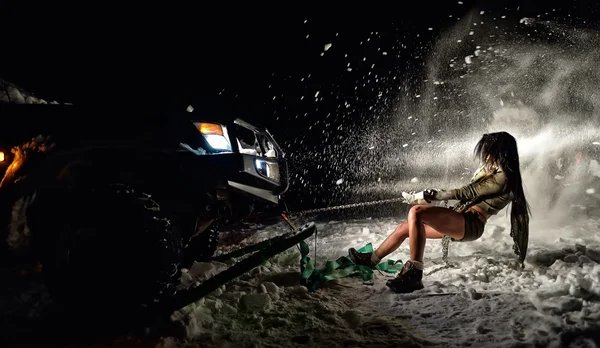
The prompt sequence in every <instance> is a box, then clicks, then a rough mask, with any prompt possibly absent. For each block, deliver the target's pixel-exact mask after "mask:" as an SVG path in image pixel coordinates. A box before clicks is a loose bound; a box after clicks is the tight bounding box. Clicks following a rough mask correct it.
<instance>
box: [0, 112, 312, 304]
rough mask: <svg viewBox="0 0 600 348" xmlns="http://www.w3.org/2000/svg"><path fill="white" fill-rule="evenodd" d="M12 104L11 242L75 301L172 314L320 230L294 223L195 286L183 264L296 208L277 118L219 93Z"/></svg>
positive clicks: (8, 162) (4, 186)
mask: <svg viewBox="0 0 600 348" xmlns="http://www.w3.org/2000/svg"><path fill="white" fill-rule="evenodd" d="M209 105H210V106H209ZM0 114H1V116H2V120H3V126H2V127H0V177H2V180H1V181H0V221H1V222H2V224H3V225H2V226H6V227H7V228H6V229H5V230H4V229H3V232H2V233H4V234H3V235H2V238H1V239H2V250H1V252H2V254H4V255H12V256H11V257H17V256H15V255H19V256H18V257H25V258H28V259H32V260H36V262H38V263H39V267H40V268H41V271H40V273H41V274H42V277H43V281H44V284H45V286H46V287H47V289H48V291H49V293H50V294H51V296H52V298H53V299H55V300H56V301H57V303H61V304H63V305H64V306H66V308H70V309H73V310H76V309H77V308H78V307H81V305H82V303H87V304H88V306H89V305H93V306H95V310H96V311H98V312H106V313H108V312H111V311H113V312H114V311H115V310H118V311H119V312H120V313H125V312H131V313H134V312H135V313H141V311H144V312H147V311H149V310H150V309H152V310H156V311H162V313H165V314H168V313H169V312H171V311H173V310H176V309H178V308H181V307H183V306H185V305H186V304H188V303H190V302H193V301H195V300H197V299H198V298H199V297H202V296H204V295H206V294H208V293H209V292H211V291H213V290H215V289H216V288H218V287H219V286H222V285H223V284H224V283H226V282H227V281H229V280H231V279H233V278H235V277H237V276H239V275H241V274H243V273H244V272H247V271H249V270H250V269H252V268H254V267H256V266H258V265H260V264H261V263H262V262H264V261H265V260H266V259H268V258H269V257H271V256H273V255H275V254H277V253H280V252H283V251H285V250H287V249H289V248H290V247H293V246H294V245H295V244H297V243H298V242H300V241H301V240H303V239H305V238H307V237H309V236H310V235H311V234H313V233H314V232H315V230H316V228H315V225H314V224H306V225H304V226H302V227H301V228H298V229H297V228H295V227H293V225H291V223H289V225H290V226H291V231H290V232H289V233H286V234H283V235H281V236H279V237H276V238H274V239H273V240H268V241H265V242H264V243H262V244H261V245H260V246H258V247H256V246H255V247H254V248H252V246H251V247H250V248H249V249H248V250H247V254H248V255H249V254H250V253H253V254H252V255H251V256H249V257H247V258H245V259H243V260H242V261H240V262H238V263H236V264H234V265H233V266H231V267H230V268H229V269H228V270H227V271H224V272H221V273H220V274H217V275H216V276H215V277H213V278H214V279H212V278H211V279H208V280H206V281H205V282H203V283H202V284H200V285H198V286H196V287H194V288H181V286H180V285H181V284H180V283H181V282H180V278H181V270H182V269H183V268H186V267H190V266H191V265H192V264H193V263H194V262H210V261H211V260H213V257H214V256H215V251H216V249H217V247H218V244H219V240H220V238H219V236H220V234H222V233H225V232H227V231H232V230H234V226H239V224H240V223H242V222H243V221H246V220H247V219H249V218H250V220H253V219H252V218H253V217H259V216H261V217H265V216H267V217H269V218H270V221H280V220H281V219H279V220H277V219H273V217H278V216H283V218H285V215H283V214H282V213H283V212H284V205H283V204H282V195H283V194H284V193H285V192H286V191H287V190H288V187H289V180H288V168H287V163H286V158H285V154H284V152H283V151H282V149H281V147H280V146H279V145H278V143H277V142H276V141H275V139H274V138H273V136H272V135H271V133H270V132H269V131H268V130H267V129H266V128H261V127H258V126H255V125H253V124H250V123H248V122H246V121H244V118H243V116H244V113H243V112H239V111H237V110H235V109H232V108H228V107H224V106H223V105H219V104H214V103H213V104H210V103H208V102H207V103H204V104H202V107H201V108H197V109H196V110H193V108H192V107H188V108H187V109H185V108H180V109H177V110H172V109H170V108H166V107H162V106H158V105H146V106H139V105H131V104H129V105H120V104H113V105H108V104H103V105H64V104H15V103H0ZM254 220H256V219H254ZM243 253H244V252H242V253H240V252H238V253H237V254H236V255H237V256H239V255H241V254H243ZM23 255H25V256H23ZM220 260H224V258H223V255H221V258H220ZM90 299H93V301H90ZM87 310H88V311H89V308H87Z"/></svg>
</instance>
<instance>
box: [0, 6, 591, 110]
mask: <svg viewBox="0 0 600 348" xmlns="http://www.w3.org/2000/svg"><path fill="white" fill-rule="evenodd" d="M486 2H487V3H489V1H484V2H481V1H480V3H486ZM538 2H539V1H538ZM580 2H582V3H583V1H581V0H580ZM463 3H464V4H462V5H460V4H458V1H454V0H448V1H410V2H398V3H389V2H386V3H383V2H382V3H381V4H380V5H375V4H371V5H369V7H363V6H358V5H344V6H337V7H333V6H331V5H330V6H326V7H323V6H315V5H313V6H298V5H288V6H263V7H250V6H239V5H229V4H227V5H219V6H215V5H205V6H187V7H177V6H172V5H169V7H167V6H166V5H162V6H152V7H148V6H147V5H145V6H138V7H135V8H132V7H131V6H129V8H123V7H122V6H121V5H119V6H115V7H112V8H111V7H109V5H105V6H97V5H96V6H84V5H77V6H74V5H73V4H67V5H61V4H57V3H54V2H49V1H46V2H34V3H31V2H23V1H13V2H9V3H4V5H3V7H1V8H0V23H2V27H3V28H4V30H3V35H2V54H1V57H0V76H3V77H4V78H6V79H8V80H9V81H12V82H14V83H17V84H19V85H21V86H23V87H24V88H26V89H29V90H31V91H32V92H34V93H37V94H39V95H41V96H44V97H45V98H47V99H57V100H63V101H72V102H81V101H83V100H92V99H95V98H99V99H102V100H106V99H107V98H108V99H113V100H124V99H125V100H126V99H129V100H131V99H132V98H135V99H137V100H140V101H144V100H145V101H156V100H169V101H171V100H173V101H178V102H179V101H180V100H179V99H184V100H187V99H188V98H190V97H192V96H197V95H213V94H215V93H218V91H221V90H222V89H223V88H225V90H226V91H227V92H228V93H230V94H232V95H236V94H237V95H238V98H241V99H242V100H244V99H246V100H251V101H252V102H256V101H262V102H264V101H265V99H268V98H269V97H270V95H271V94H273V92H272V91H271V90H269V89H268V86H269V85H271V84H272V83H273V82H279V83H281V79H280V78H279V76H292V78H293V77H295V76H298V77H299V76H306V75H308V74H309V73H312V77H311V78H312V80H311V84H313V85H316V86H320V85H321V86H328V85H331V84H335V83H337V82H338V81H339V79H340V74H341V73H340V71H339V69H335V66H336V65H339V64H338V60H340V59H341V52H342V51H343V52H344V53H346V54H349V55H356V56H357V57H358V56H362V55H364V52H363V51H364V50H365V48H364V46H363V47H361V46H360V45H357V43H358V42H360V41H362V40H365V39H366V38H367V37H369V36H370V33H371V32H374V31H377V32H380V33H382V37H381V39H380V43H379V45H380V46H381V47H383V48H385V47H388V48H387V49H388V50H390V51H391V50H392V48H391V46H393V45H395V44H396V43H397V41H398V39H400V38H403V43H404V44H405V45H406V46H407V50H406V51H407V52H410V50H411V49H414V47H415V46H418V43H417V42H416V41H414V39H415V33H421V34H422V35H423V36H421V38H423V37H426V36H427V35H428V33H427V28H428V27H434V28H435V29H436V30H437V29H438V28H440V27H443V26H444V25H447V23H448V22H450V21H451V20H452V19H449V18H448V15H449V14H453V15H454V16H455V17H458V16H461V15H462V14H464V12H466V11H467V10H468V9H469V8H470V7H471V6H472V5H473V4H474V1H468V0H465V1H463ZM494 3H496V5H494V6H495V7H497V8H499V9H500V8H502V7H504V6H511V5H512V6H514V5H521V6H522V9H521V11H523V13H525V12H527V11H537V9H536V7H538V5H536V4H535V1H526V0H523V1H499V2H497V1H495V2H494ZM544 3H545V4H546V5H545V6H544V7H548V8H549V7H552V5H551V4H548V2H544ZM357 4H358V3H357ZM486 6H487V7H490V5H489V4H488V5H486ZM304 20H308V21H307V23H304ZM336 33H338V36H337V37H336V36H335V34H336ZM306 35H310V36H309V39H306ZM429 35H433V34H431V33H429ZM404 37H405V38H404ZM328 42H333V43H335V47H334V49H332V50H331V51H330V53H331V54H328V56H327V57H321V56H320V52H321V51H322V50H323V45H324V44H326V43H328ZM336 55H339V56H336ZM408 55H410V53H408V54H407V56H408ZM390 58H391V57H390ZM402 59H406V58H404V57H401V60H402ZM401 60H398V59H387V60H386V61H382V62H381V63H382V64H383V65H384V66H382V67H380V68H382V69H386V68H387V69H389V68H392V67H394V66H395V65H402V64H399V62H400V61H401ZM273 73H275V75H276V76H275V77H274V76H273ZM360 73H361V71H358V72H356V73H355V74H353V75H351V76H349V77H346V79H347V80H351V79H355V80H357V79H360V78H361V76H359V74H360ZM345 82H347V81H345ZM279 87H280V89H279V92H281V93H283V92H288V93H290V92H292V93H296V91H297V89H298V88H299V87H298V86H294V85H292V84H288V85H285V83H284V85H282V86H279ZM303 87H304V86H303ZM317 88H318V87H317ZM286 89H287V90H286ZM258 104H259V105H260V104H262V103H261V102H259V103H258Z"/></svg>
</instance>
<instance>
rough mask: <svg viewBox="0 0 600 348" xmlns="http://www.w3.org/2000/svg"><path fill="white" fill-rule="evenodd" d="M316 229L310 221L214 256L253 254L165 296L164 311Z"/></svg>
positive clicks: (203, 293) (208, 290) (190, 300)
mask: <svg viewBox="0 0 600 348" xmlns="http://www.w3.org/2000/svg"><path fill="white" fill-rule="evenodd" d="M316 230H317V227H316V225H315V223H314V222H310V223H307V224H305V225H303V226H301V227H300V228H298V229H297V230H296V231H294V232H292V233H290V234H285V235H282V236H277V237H274V238H271V239H267V240H265V241H263V242H260V243H258V244H255V245H251V246H248V247H246V248H242V249H239V250H235V251H233V252H231V253H229V254H225V255H220V256H217V257H215V258H214V259H213V260H214V261H219V262H223V261H227V260H230V259H233V258H236V257H240V256H243V255H246V254H250V253H254V254H252V255H250V256H248V257H246V258H245V259H243V260H242V261H239V262H237V263H235V264H234V265H232V266H230V267H229V268H227V269H226V270H224V271H222V272H220V273H218V274H216V275H214V276H213V277H211V278H208V279H206V280H205V281H204V282H202V284H200V285H198V286H196V287H193V288H189V289H185V290H180V291H178V292H177V293H175V294H174V295H173V296H172V297H170V298H168V299H166V300H165V303H164V306H161V307H162V308H163V309H164V310H165V312H166V313H165V314H171V313H172V312H174V311H176V310H179V309H182V308H183V307H185V306H187V305H188V304H190V303H193V302H196V301H198V300H199V299H200V298H202V297H204V296H206V295H208V294H210V293H211V292H213V291H215V290H217V289H218V288H219V287H221V286H222V285H224V284H226V283H228V282H229V281H231V280H233V279H235V278H237V277H239V276H241V275H243V274H244V273H246V272H248V271H250V270H252V269H253V268H255V267H258V266H260V265H261V264H263V263H264V262H265V261H267V260H268V259H270V258H272V257H273V256H275V255H277V254H279V253H282V252H284V251H286V250H288V249H289V248H291V247H293V246H294V245H296V244H298V243H300V242H301V241H303V240H305V239H307V238H308V237H310V236H311V235H313V234H314V233H315V232H316Z"/></svg>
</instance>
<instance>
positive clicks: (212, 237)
mask: <svg viewBox="0 0 600 348" xmlns="http://www.w3.org/2000/svg"><path fill="white" fill-rule="evenodd" d="M219 228H220V222H219V221H218V220H217V221H215V222H213V223H212V224H211V225H210V226H208V227H207V228H206V229H205V230H204V231H202V233H200V234H198V235H194V236H192V237H191V238H190V240H189V242H188V243H187V246H186V248H185V256H186V262H185V265H186V266H187V267H190V266H191V265H192V264H193V263H194V261H198V262H208V261H210V259H211V258H212V257H213V255H214V254H215V252H216V251H217V248H218V246H219Z"/></svg>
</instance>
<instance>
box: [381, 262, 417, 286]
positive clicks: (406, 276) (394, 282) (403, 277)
mask: <svg viewBox="0 0 600 348" xmlns="http://www.w3.org/2000/svg"><path fill="white" fill-rule="evenodd" d="M421 279H423V270H420V269H416V268H415V264H414V263H412V261H410V260H409V261H406V263H405V264H404V267H402V270H401V271H400V274H398V275H397V276H396V278H394V279H390V280H388V281H387V282H386V284H385V285H387V286H388V287H389V288H390V289H391V290H392V291H393V292H397V293H401V294H406V293H409V292H413V291H416V290H421V289H423V282H422V281H421Z"/></svg>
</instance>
